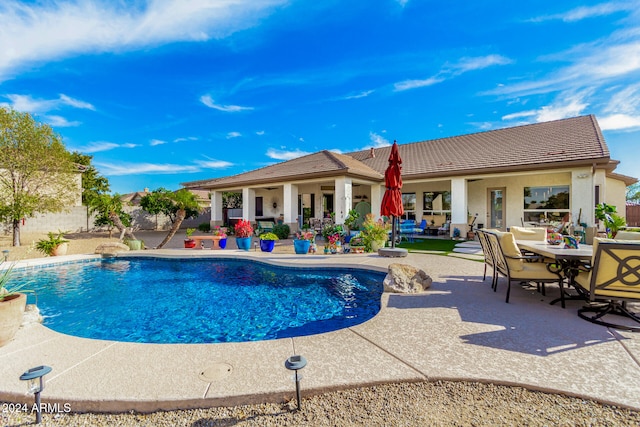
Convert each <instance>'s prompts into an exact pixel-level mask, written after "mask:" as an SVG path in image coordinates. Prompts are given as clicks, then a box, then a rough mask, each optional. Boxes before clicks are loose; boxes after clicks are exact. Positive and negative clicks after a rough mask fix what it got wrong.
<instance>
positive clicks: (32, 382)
mask: <svg viewBox="0 0 640 427" xmlns="http://www.w3.org/2000/svg"><path fill="white" fill-rule="evenodd" d="M49 372H51V367H49V366H45V365H42V366H38V367H35V368H31V369H29V370H28V371H27V372H25V373H24V374H22V375H20V380H21V381H27V388H28V391H29V393H33V394H34V395H35V399H36V424H40V423H41V422H42V411H41V410H40V393H41V392H42V390H44V376H45V375H47V374H48V373H49Z"/></svg>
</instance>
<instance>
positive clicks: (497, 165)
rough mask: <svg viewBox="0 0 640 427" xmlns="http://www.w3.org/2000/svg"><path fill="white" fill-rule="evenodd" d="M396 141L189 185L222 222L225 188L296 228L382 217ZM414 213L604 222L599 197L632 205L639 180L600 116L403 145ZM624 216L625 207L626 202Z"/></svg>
mask: <svg viewBox="0 0 640 427" xmlns="http://www.w3.org/2000/svg"><path fill="white" fill-rule="evenodd" d="M390 150H391V147H382V148H376V149H373V148H372V149H370V150H363V151H357V152H353V153H347V154H338V153H334V152H330V151H326V150H325V151H320V152H317V153H313V154H310V155H307V156H304V157H299V158H296V159H293V160H289V161H286V162H282V163H278V164H275V165H271V166H267V167H264V168H260V169H256V170H253V171H249V172H246V173H241V174H238V175H233V176H228V177H222V178H215V179H210V180H201V181H193V182H187V183H183V184H182V185H183V186H184V187H186V188H188V189H200V190H206V191H208V192H209V193H210V194H211V223H212V225H218V224H221V223H222V218H223V217H222V192H239V193H242V198H243V211H242V214H243V218H245V219H249V220H250V221H255V220H256V219H260V218H265V217H270V218H273V217H279V216H281V217H282V218H283V220H284V222H285V223H286V224H288V225H289V226H290V227H291V228H292V230H296V229H297V228H298V226H299V224H300V223H301V221H300V219H301V218H302V219H303V220H304V221H306V220H307V219H308V218H322V217H324V216H326V215H327V214H328V213H332V214H334V218H335V221H336V222H337V223H343V222H344V220H345V217H346V216H347V215H348V212H349V210H350V209H352V208H354V207H358V209H359V210H360V211H362V210H363V209H364V210H365V211H366V209H369V211H370V212H371V213H373V214H374V215H376V216H379V215H380V204H381V201H382V196H383V194H384V190H385V189H384V171H385V169H386V167H387V166H388V158H389V153H390ZM399 152H400V156H401V158H402V160H403V163H402V179H403V182H404V185H403V187H402V193H403V194H402V197H403V202H404V209H405V214H404V217H405V218H406V219H415V220H417V221H420V220H421V219H423V218H424V219H426V220H427V221H429V223H433V224H434V225H435V226H441V225H443V223H444V222H445V221H446V222H450V227H449V229H450V233H453V232H454V230H455V229H456V228H457V229H459V230H460V232H461V233H464V232H466V231H467V230H468V228H469V224H470V223H471V222H475V226H485V227H491V228H497V229H502V230H505V229H506V228H507V227H510V226H513V225H521V224H522V223H526V224H544V223H548V222H553V221H560V220H561V219H562V218H563V217H564V216H565V215H566V214H567V213H569V214H571V215H572V219H573V221H574V222H578V220H579V222H582V223H587V225H594V223H595V212H594V211H595V205H596V204H598V203H601V202H605V203H607V204H610V205H615V206H620V207H622V206H624V205H625V188H626V186H628V185H631V184H633V183H635V182H637V179H635V178H632V177H628V176H624V175H620V174H616V173H615V172H614V171H615V169H616V166H617V165H618V163H619V162H618V161H616V160H612V159H611V158H610V157H609V149H608V148H607V145H606V143H605V140H604V137H603V136H602V132H601V131H600V127H599V126H598V122H597V120H596V118H595V116H593V115H587V116H580V117H575V118H569V119H563V120H557V121H551V122H545V123H537V124H530V125H524V126H517V127H511V128H505V129H499V130H492V131H487V132H479V133H474V134H469V135H461V136H454V137H449V138H441V139H435V140H430V141H423V142H415V143H410V144H402V145H400V146H399ZM619 211H620V213H621V215H624V209H620V210H619Z"/></svg>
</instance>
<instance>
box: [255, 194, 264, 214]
mask: <svg viewBox="0 0 640 427" xmlns="http://www.w3.org/2000/svg"><path fill="white" fill-rule="evenodd" d="M262 215H264V213H263V211H262V197H256V216H262Z"/></svg>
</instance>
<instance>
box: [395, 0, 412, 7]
mask: <svg viewBox="0 0 640 427" xmlns="http://www.w3.org/2000/svg"><path fill="white" fill-rule="evenodd" d="M396 2H397V3H398V4H399V5H400V6H402V7H405V6H406V5H407V3H409V0H396Z"/></svg>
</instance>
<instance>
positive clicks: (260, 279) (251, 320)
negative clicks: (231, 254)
mask: <svg viewBox="0 0 640 427" xmlns="http://www.w3.org/2000/svg"><path fill="white" fill-rule="evenodd" d="M14 273H15V275H14V280H17V281H18V280H19V281H22V280H25V281H28V282H30V284H29V289H33V290H35V291H36V296H33V295H30V296H29V303H34V302H36V301H35V300H36V298H37V305H38V307H39V308H40V312H41V314H42V315H43V316H44V318H45V320H44V325H46V326H47V327H49V328H51V329H53V330H55V331H58V332H61V333H65V334H69V335H75V336H80V337H86V338H94V339H104V340H116V341H127V342H143V343H217V342H242V341H260V340H270V339H276V338H283V337H292V336H300V335H310V334H315V333H321V332H327V331H332V330H337V329H341V328H345V327H349V326H353V325H356V324H359V323H362V322H364V321H366V320H368V319H370V318H371V317H373V316H374V315H375V314H376V313H377V312H378V311H379V310H380V296H381V294H382V281H383V279H384V274H383V273H377V272H370V271H363V270H354V269H327V268H324V269H302V268H286V267H275V266H271V265H266V264H263V263H259V262H253V261H248V260H227V259H225V260H220V259H195V260H194V259H189V260H185V259H179V260H178V259H160V258H127V259H113V260H102V261H96V262H92V263H77V264H65V265H59V266H55V267H50V268H42V269H36V270H31V271H28V272H19V271H18V270H14Z"/></svg>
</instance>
